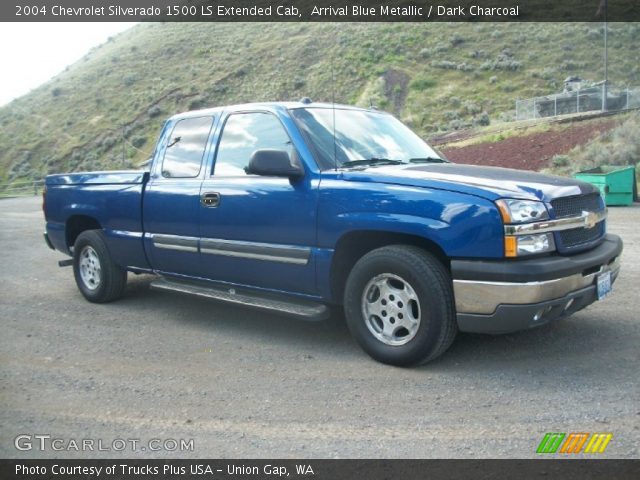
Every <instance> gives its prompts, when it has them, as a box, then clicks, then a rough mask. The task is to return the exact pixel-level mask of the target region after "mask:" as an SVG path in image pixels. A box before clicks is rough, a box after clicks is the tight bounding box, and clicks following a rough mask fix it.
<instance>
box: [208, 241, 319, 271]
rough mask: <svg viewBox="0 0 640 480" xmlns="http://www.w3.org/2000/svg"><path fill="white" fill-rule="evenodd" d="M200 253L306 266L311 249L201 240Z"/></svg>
mask: <svg viewBox="0 0 640 480" xmlns="http://www.w3.org/2000/svg"><path fill="white" fill-rule="evenodd" d="M200 252H201V253H208V254H212V255H223V256H227V257H237V258H250V259H255V260H265V261H272V262H282V263H293V264H296V265H306V264H307V263H309V256H310V255H311V249H310V248H307V247H297V246H290V245H278V244H269V243H256V242H244V241H235V240H221V239H214V238H203V239H201V240H200Z"/></svg>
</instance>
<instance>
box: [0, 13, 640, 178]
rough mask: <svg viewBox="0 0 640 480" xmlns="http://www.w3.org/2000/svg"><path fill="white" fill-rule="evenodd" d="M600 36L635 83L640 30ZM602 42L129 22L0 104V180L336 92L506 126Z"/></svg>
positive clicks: (592, 70) (376, 27)
mask: <svg viewBox="0 0 640 480" xmlns="http://www.w3.org/2000/svg"><path fill="white" fill-rule="evenodd" d="M609 33H610V36H609V38H610V51H609V57H610V78H611V79H612V81H613V82H615V83H616V84H619V85H638V84H640V49H638V48H633V46H634V45H635V46H636V47H637V46H638V45H639V44H640V25H639V24H634V23H629V24H624V23H620V24H613V25H611V27H610V31H609ZM601 40H602V32H601V26H600V24H576V23H571V24H552V23H543V24H535V23H518V24H516V23H504V24H484V23H482V24H471V23H450V24H440V23H438V24H326V23H324V24H282V23H280V24H277V23H267V24H255V23H252V24H221V23H195V24H184V23H164V24H140V25H137V26H136V27H134V28H133V29H131V30H129V31H127V32H124V33H122V34H120V35H118V36H117V37H115V38H113V39H111V40H110V41H109V42H107V43H105V44H104V45H102V46H100V47H98V48H95V49H93V50H92V51H91V52H90V53H89V54H88V55H87V56H86V57H85V58H83V59H82V60H80V61H79V62H78V63H76V64H74V65H72V66H71V67H69V68H68V69H67V70H65V71H64V72H63V73H61V74H60V75H58V76H57V77H56V78H54V79H53V80H51V81H50V82H48V83H47V84H45V85H43V86H41V87H39V88H38V89H36V90H34V91H33V92H31V93H30V94H28V95H26V96H24V97H22V98H20V99H18V100H15V101H14V102H12V103H10V104H9V105H7V106H5V107H3V108H0V182H7V181H15V180H18V179H24V178H39V177H41V176H43V175H44V174H46V173H49V172H60V171H73V170H81V169H97V168H118V167H121V166H123V165H125V166H130V165H133V164H135V162H138V161H140V160H143V159H144V158H146V157H147V156H148V155H149V152H150V151H151V150H152V148H153V142H154V139H155V136H156V135H157V133H158V131H159V129H160V126H161V123H162V121H163V120H164V118H165V117H166V116H168V115H171V114H173V113H176V112H178V111H182V110H187V109H194V108H199V107H206V106H215V105H222V104H226V103H237V102H248V101H267V100H291V99H298V98H300V97H302V96H309V97H311V98H312V99H314V100H317V101H321V100H324V101H330V100H331V98H332V95H335V99H336V101H337V102H344V103H358V104H361V105H369V104H370V103H373V104H374V105H376V106H378V107H380V108H383V109H385V110H389V111H392V112H394V113H395V114H397V115H398V116H399V117H401V118H402V119H403V120H404V121H406V122H407V123H409V124H410V125H411V126H412V127H413V128H414V129H415V130H416V131H417V132H418V133H420V134H421V135H423V136H425V137H427V136H430V135H433V134H434V133H435V132H438V131H448V130H454V129H457V128H464V127H467V126H470V125H478V124H480V125H482V124H486V123H487V122H489V121H490V122H496V121H500V120H507V119H509V118H510V117H511V115H512V109H513V105H514V100H515V99H516V98H518V97H519V98H523V97H530V96H534V95H541V94H546V93H549V92H554V91H558V90H559V89H561V85H562V80H563V79H564V77H566V76H567V75H569V74H580V75H581V76H583V77H585V78H590V79H599V78H601V77H602V73H601V72H602V55H601V52H602V49H601V48H602V47H601ZM332 67H333V68H332ZM332 70H333V75H332ZM5 73H6V72H5ZM332 76H333V77H334V78H332ZM122 132H124V136H125V138H126V142H125V143H124V146H125V148H124V149H123V143H122V141H121V139H122V136H123V135H122ZM123 150H124V159H123Z"/></svg>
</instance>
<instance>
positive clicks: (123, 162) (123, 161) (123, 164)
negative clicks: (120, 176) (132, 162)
mask: <svg viewBox="0 0 640 480" xmlns="http://www.w3.org/2000/svg"><path fill="white" fill-rule="evenodd" d="M124 129H125V126H124V124H123V125H122V166H123V167H124V166H125V153H124V148H125V145H124Z"/></svg>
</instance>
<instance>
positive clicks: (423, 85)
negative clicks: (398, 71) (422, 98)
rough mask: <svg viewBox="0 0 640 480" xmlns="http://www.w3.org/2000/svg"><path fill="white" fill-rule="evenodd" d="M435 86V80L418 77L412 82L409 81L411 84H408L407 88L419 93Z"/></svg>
mask: <svg viewBox="0 0 640 480" xmlns="http://www.w3.org/2000/svg"><path fill="white" fill-rule="evenodd" d="M435 85H436V82H435V80H432V79H430V78H426V77H423V76H418V77H416V78H414V79H413V80H411V83H410V84H409V88H411V89H412V90H417V91H419V92H421V91H423V90H426V89H428V88H432V87H434V86H435Z"/></svg>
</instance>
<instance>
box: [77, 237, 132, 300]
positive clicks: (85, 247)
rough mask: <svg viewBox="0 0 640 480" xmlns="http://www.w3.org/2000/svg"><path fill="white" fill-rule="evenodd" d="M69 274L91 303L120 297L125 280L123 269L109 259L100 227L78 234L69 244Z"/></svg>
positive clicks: (125, 274) (125, 275)
mask: <svg viewBox="0 0 640 480" xmlns="http://www.w3.org/2000/svg"><path fill="white" fill-rule="evenodd" d="M73 273H74V276H75V279H76V284H77V285H78V289H79V290H80V292H81V293H82V295H83V296H84V297H85V298H86V299H87V300H89V301H90V302H95V303H105V302H111V301H113V300H116V299H118V298H120V297H121V296H122V294H123V292H124V287H125V285H126V283H127V272H126V271H125V270H123V269H122V268H120V267H119V266H118V265H116V264H115V262H114V261H113V259H112V258H111V254H110V253H109V249H108V248H107V244H106V242H105V240H104V234H103V233H102V231H100V230H87V231H85V232H82V233H81V234H80V235H78V238H77V239H76V243H75V244H74V247H73Z"/></svg>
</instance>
